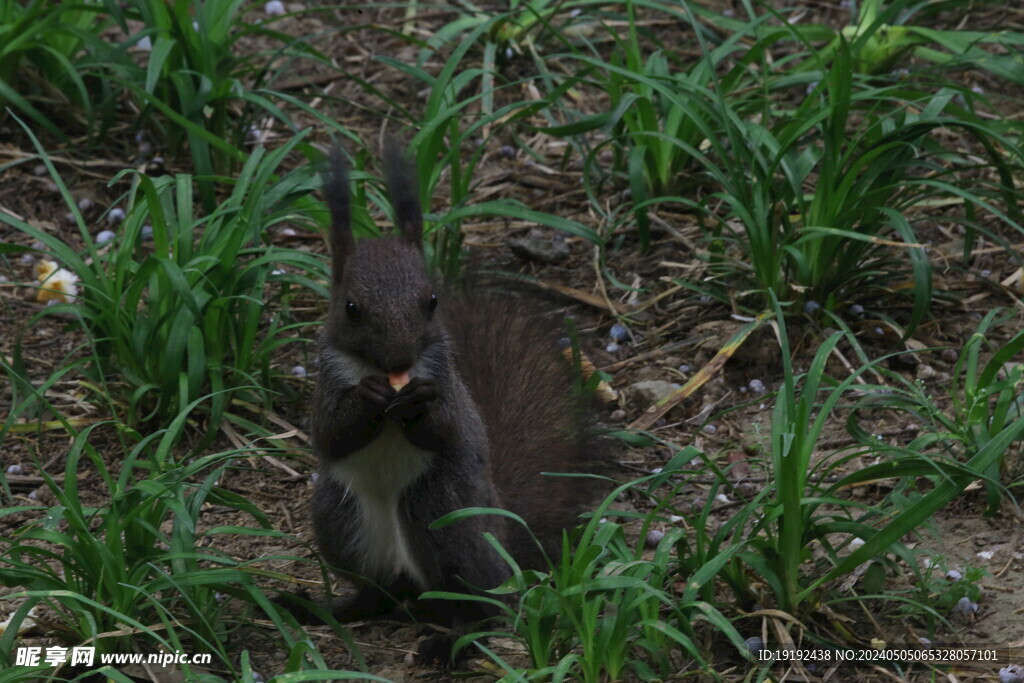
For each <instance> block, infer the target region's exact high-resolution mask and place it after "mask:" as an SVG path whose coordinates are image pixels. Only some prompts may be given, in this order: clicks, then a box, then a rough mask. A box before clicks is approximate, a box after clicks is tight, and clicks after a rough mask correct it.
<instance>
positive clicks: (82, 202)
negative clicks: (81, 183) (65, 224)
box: [78, 197, 95, 211]
mask: <svg viewBox="0 0 1024 683" xmlns="http://www.w3.org/2000/svg"><path fill="white" fill-rule="evenodd" d="M94 206H95V204H94V203H93V201H92V200H91V199H89V198H88V197H83V198H81V199H79V200H78V210H79V211H92V207H94Z"/></svg>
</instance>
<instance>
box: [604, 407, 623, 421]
mask: <svg viewBox="0 0 1024 683" xmlns="http://www.w3.org/2000/svg"><path fill="white" fill-rule="evenodd" d="M608 419H609V420H611V421H612V422H622V421H623V420H625V419H626V411H625V410H613V411H612V414H611V415H609V416H608Z"/></svg>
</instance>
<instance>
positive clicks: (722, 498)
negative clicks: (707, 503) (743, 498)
mask: <svg viewBox="0 0 1024 683" xmlns="http://www.w3.org/2000/svg"><path fill="white" fill-rule="evenodd" d="M715 502H716V503H721V504H723V505H728V504H729V503H731V502H732V501H731V500H729V496H727V495H725V494H724V493H719V494H718V495H716V496H715Z"/></svg>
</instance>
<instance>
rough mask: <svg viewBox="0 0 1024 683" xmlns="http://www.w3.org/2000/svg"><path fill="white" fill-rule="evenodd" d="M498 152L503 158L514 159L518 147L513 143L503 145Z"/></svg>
mask: <svg viewBox="0 0 1024 683" xmlns="http://www.w3.org/2000/svg"><path fill="white" fill-rule="evenodd" d="M498 153H499V154H500V155H501V158H503V159H514V158H515V156H516V148H515V147H513V146H512V145H502V146H501V150H500V151H499V152H498Z"/></svg>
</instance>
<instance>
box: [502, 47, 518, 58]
mask: <svg viewBox="0 0 1024 683" xmlns="http://www.w3.org/2000/svg"><path fill="white" fill-rule="evenodd" d="M515 56H516V53H515V52H514V51H513V50H512V48H510V47H506V48H505V59H512V58H513V57H515Z"/></svg>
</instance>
